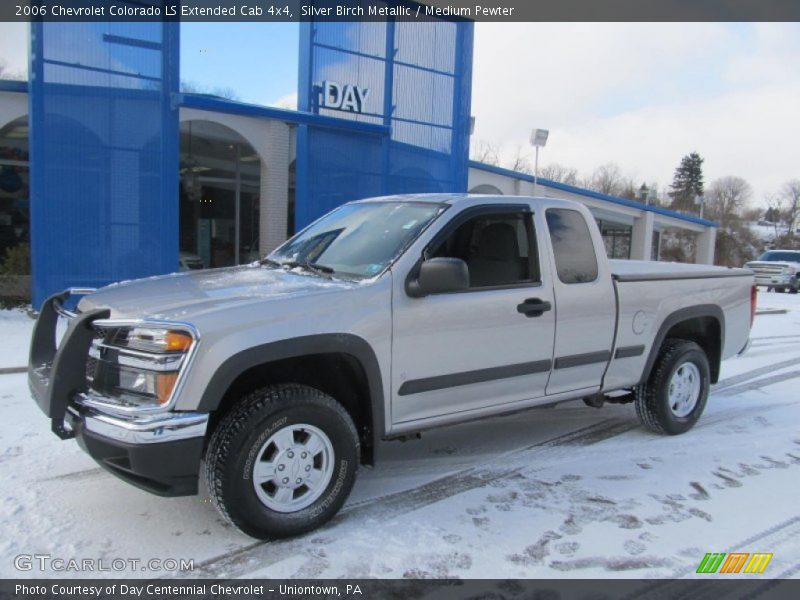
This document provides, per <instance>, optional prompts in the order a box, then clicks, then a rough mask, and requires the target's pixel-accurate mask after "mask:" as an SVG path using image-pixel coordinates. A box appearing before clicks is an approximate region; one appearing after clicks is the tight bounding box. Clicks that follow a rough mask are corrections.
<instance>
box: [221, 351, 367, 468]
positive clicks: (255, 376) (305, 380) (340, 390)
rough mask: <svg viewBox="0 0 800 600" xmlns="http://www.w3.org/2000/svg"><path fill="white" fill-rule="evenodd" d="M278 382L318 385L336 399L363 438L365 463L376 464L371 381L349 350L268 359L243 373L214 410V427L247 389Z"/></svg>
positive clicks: (362, 451)
mask: <svg viewBox="0 0 800 600" xmlns="http://www.w3.org/2000/svg"><path fill="white" fill-rule="evenodd" d="M277 383H297V384H302V385H307V386H310V387H313V388H316V389H318V390H320V391H322V392H324V393H326V394H328V395H330V396H332V397H333V398H335V399H336V401H337V402H339V403H340V404H341V405H342V406H344V408H345V410H347V412H348V413H349V414H350V417H351V418H352V419H353V423H355V426H356V430H357V431H358V434H359V438H360V441H361V462H362V464H370V465H371V464H373V462H374V447H373V431H372V404H371V402H370V391H369V381H368V380H367V375H366V373H365V371H364V368H363V366H362V365H361V363H360V362H359V361H358V359H356V358H355V357H354V356H352V355H350V354H346V353H339V352H336V353H323V354H309V355H304V356H297V357H292V358H285V359H281V360H276V361H272V362H266V363H263V364H260V365H256V366H254V367H251V368H249V369H247V370H246V371H244V372H243V373H241V374H240V375H239V376H238V377H236V379H235V380H234V381H233V382H232V383H231V385H230V386H229V387H228V389H227V390H226V391H225V394H224V395H223V397H222V400H221V401H220V403H219V406H218V407H217V409H216V410H215V411H214V412H213V413H212V414H211V421H210V423H209V431H213V430H214V429H215V428H216V426H217V424H218V423H219V422H220V420H221V419H222V418H223V417H224V416H225V414H227V412H228V411H229V410H230V409H231V408H232V407H233V406H234V405H235V404H236V403H237V402H238V401H239V400H240V399H241V398H242V397H243V396H244V395H246V394H247V393H249V392H252V391H254V390H257V389H259V388H262V387H266V386H268V385H272V384H277Z"/></svg>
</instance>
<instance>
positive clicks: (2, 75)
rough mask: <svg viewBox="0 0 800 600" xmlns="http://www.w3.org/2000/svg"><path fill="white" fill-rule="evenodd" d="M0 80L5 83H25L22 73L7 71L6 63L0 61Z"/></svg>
mask: <svg viewBox="0 0 800 600" xmlns="http://www.w3.org/2000/svg"><path fill="white" fill-rule="evenodd" d="M2 79H5V80H6V81H25V75H24V74H23V73H18V72H13V71H9V70H8V63H6V61H4V60H2V59H0V80H2Z"/></svg>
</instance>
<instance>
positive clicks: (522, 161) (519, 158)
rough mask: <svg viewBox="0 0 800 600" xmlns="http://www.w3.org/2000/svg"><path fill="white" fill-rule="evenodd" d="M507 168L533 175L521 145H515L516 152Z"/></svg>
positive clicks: (529, 162)
mask: <svg viewBox="0 0 800 600" xmlns="http://www.w3.org/2000/svg"><path fill="white" fill-rule="evenodd" d="M509 169H511V170H512V171H517V172H519V173H527V174H528V175H533V167H532V166H531V161H530V159H529V158H528V156H527V155H526V154H525V151H524V150H523V149H522V146H517V154H516V156H515V157H514V160H513V161H512V162H511V165H510V166H509Z"/></svg>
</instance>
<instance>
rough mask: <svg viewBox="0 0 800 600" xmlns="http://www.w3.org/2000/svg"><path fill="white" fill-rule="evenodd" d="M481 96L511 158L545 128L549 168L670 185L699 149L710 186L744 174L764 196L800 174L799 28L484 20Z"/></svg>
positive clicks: (483, 135)
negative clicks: (609, 169) (610, 167)
mask: <svg viewBox="0 0 800 600" xmlns="http://www.w3.org/2000/svg"><path fill="white" fill-rule="evenodd" d="M472 102H473V106H472V114H474V115H475V116H476V118H477V121H476V126H475V134H474V136H473V139H482V140H487V141H489V142H493V143H496V144H499V145H501V147H502V149H503V151H504V155H505V160H511V158H512V157H513V156H514V155H515V154H516V150H517V148H518V147H519V146H520V145H522V146H523V148H525V149H529V148H530V147H529V145H528V137H529V132H530V130H531V129H532V128H534V127H540V128H543V129H550V138H549V140H548V142H547V147H546V148H545V149H544V150H543V151H542V152H541V153H540V165H541V164H547V163H549V162H558V163H561V164H564V165H567V166H573V167H576V168H578V169H579V171H581V172H582V173H585V174H588V173H590V172H591V171H592V170H594V168H596V167H597V166H598V165H600V164H603V163H606V162H616V163H617V164H619V166H620V167H621V169H622V171H623V172H624V173H625V174H627V175H629V176H631V177H633V178H634V179H635V180H636V181H637V182H638V181H647V182H648V183H650V182H657V183H659V184H660V186H661V187H662V188H663V187H665V186H667V185H668V184H669V183H670V182H671V180H672V174H673V172H674V169H675V167H676V166H677V165H678V163H679V161H680V159H681V157H682V156H683V155H684V154H687V153H689V152H692V151H697V152H699V153H700V154H701V155H702V156H703V157H704V158H705V164H704V170H705V175H706V181H707V182H710V181H712V180H713V179H715V178H717V177H721V176H725V175H738V176H740V177H743V178H745V179H746V180H748V181H749V182H750V183H751V185H752V186H753V187H754V189H755V192H756V193H755V198H754V201H755V202H757V203H761V201H762V198H763V195H764V194H766V193H769V192H772V191H776V190H778V189H779V187H780V186H781V184H782V183H783V182H784V181H785V180H787V179H789V178H800V160H798V156H800V25H798V24H796V23H792V24H788V23H787V24H780V23H776V24H714V23H711V24H699V23H698V24H695V23H677V24H642V23H630V24H599V23H591V24H578V23H573V24H570V23H566V24H553V23H541V24H533V23H521V24H511V25H508V24H492V23H478V24H477V25H476V26H475V58H474V76H473V100H472ZM531 154H532V153H531Z"/></svg>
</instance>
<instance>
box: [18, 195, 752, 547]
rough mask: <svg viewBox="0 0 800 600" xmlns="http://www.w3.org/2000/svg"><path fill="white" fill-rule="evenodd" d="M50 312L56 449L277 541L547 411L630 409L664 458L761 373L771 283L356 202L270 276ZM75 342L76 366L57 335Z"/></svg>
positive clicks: (514, 210) (154, 284)
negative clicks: (722, 393) (496, 421)
mask: <svg viewBox="0 0 800 600" xmlns="http://www.w3.org/2000/svg"><path fill="white" fill-rule="evenodd" d="M69 294H70V292H69V291H66V292H64V293H62V294H57V295H55V296H53V297H52V298H50V299H48V300H47V301H46V302H45V304H44V306H43V308H42V311H41V313H40V316H39V319H38V321H37V325H36V328H35V330H34V335H33V342H32V347H31V360H30V370H29V382H30V387H31V389H32V391H33V395H34V397H35V398H36V400H37V402H38V404H39V405H40V407H41V408H42V410H43V411H44V412H45V414H46V415H47V416H48V417H49V418H50V419H51V422H52V428H53V431H54V432H56V433H57V434H58V435H59V436H61V437H63V438H70V437H76V438H77V439H78V441H79V443H80V444H81V445H82V446H83V447H84V448H85V449H86V450H87V452H88V453H89V454H90V455H91V456H93V457H94V458H95V459H96V460H97V461H98V462H99V463H100V464H101V465H102V466H103V467H105V468H106V469H108V470H109V471H110V472H112V473H114V474H115V475H117V476H119V477H121V478H123V479H125V480H126V481H129V482H130V483H132V484H134V485H137V486H139V487H142V488H144V489H147V490H150V491H152V492H154V493H158V494H162V495H187V494H195V493H197V490H198V478H199V475H200V471H201V463H204V464H205V473H206V477H207V480H208V488H209V493H210V495H211V497H212V499H213V500H214V502H215V504H216V505H217V507H218V508H219V509H220V511H221V513H222V514H223V515H224V516H225V517H226V518H227V519H229V520H230V521H231V522H232V523H233V524H235V525H236V526H237V527H239V528H240V529H241V530H243V531H244V532H246V533H248V534H250V535H252V536H255V537H259V538H275V537H281V536H287V535H295V534H298V533H301V532H304V531H308V530H310V529H312V528H314V527H317V526H319V525H320V524H322V523H323V522H325V521H326V520H328V519H330V518H331V517H332V516H333V515H334V514H335V513H336V512H337V511H338V510H339V508H340V507H341V506H342V504H343V503H344V501H345V499H346V497H347V495H348V493H349V492H350V489H351V488H352V486H353V482H354V480H355V473H356V469H357V466H358V464H359V462H362V463H373V462H374V452H373V451H374V448H375V445H376V443H377V442H378V441H379V440H391V439H398V438H408V437H409V436H415V435H417V434H418V433H419V432H421V431H424V430H426V429H430V428H432V427H439V426H443V425H447V424H451V423H457V422H461V421H465V420H468V419H473V420H474V419H477V418H483V417H490V416H493V415H498V414H502V413H507V412H511V411H516V410H520V409H524V408H528V407H533V406H541V405H552V404H556V403H559V402H564V401H568V400H576V399H583V400H584V401H585V402H586V403H587V404H589V405H590V406H596V407H599V406H601V405H602V404H603V403H604V402H632V403H634V404H635V407H636V413H637V414H638V417H639V419H640V420H641V422H642V423H643V424H644V425H645V426H646V427H647V428H649V429H651V430H653V431H656V432H660V433H666V434H679V433H683V432H686V431H688V430H689V429H690V428H691V427H692V426H693V425H694V424H695V423H696V422H697V420H698V419H699V418H700V415H701V414H702V412H703V409H704V407H705V404H706V399H707V397H708V391H709V386H710V385H711V384H712V383H714V382H716V381H717V379H718V377H719V372H720V362H721V361H722V360H723V359H725V358H728V357H731V356H734V355H736V354H737V353H739V352H741V351H743V350H744V349H745V347H746V344H747V342H748V337H749V332H750V327H751V325H752V319H753V315H754V312H755V302H756V295H755V286H754V285H753V273H752V272H751V271H749V270H746V269H730V268H723V267H713V266H707V265H685V264H669V263H656V262H639V261H616V260H615V261H609V260H607V259H606V256H605V251H604V245H603V240H602V237H601V235H600V232H599V231H598V229H597V226H596V223H595V220H594V218H593V217H592V214H591V213H590V212H589V210H588V209H587V208H586V207H584V206H582V205H580V204H578V203H574V202H569V201H565V200H556V199H551V198H523V197H508V196H504V197H493V196H468V195H456V194H437V195H415V196H393V197H385V198H375V199H367V200H361V201H358V202H351V203H348V204H345V205H343V206H341V207H339V208H337V209H336V210H334V211H333V212H331V213H329V214H327V215H326V216H324V217H322V218H321V219H319V220H318V221H316V222H315V223H313V224H311V225H310V226H309V227H307V228H306V229H305V230H303V231H301V232H300V233H298V234H297V235H295V236H294V237H293V238H292V239H290V240H289V241H287V242H286V243H285V244H284V245H283V246H281V247H280V248H278V249H277V250H275V251H274V252H273V253H272V254H270V255H269V256H268V257H266V258H264V259H263V260H262V261H260V262H257V263H253V264H251V265H247V266H242V267H234V268H228V269H217V270H210V271H202V270H191V271H187V272H184V273H179V274H173V275H166V276H163V277H156V278H150V279H146V280H141V281H133V282H127V283H122V284H119V285H113V286H109V287H107V288H104V289H101V290H98V291H96V292H94V293H90V294H88V295H85V296H84V298H83V299H82V300H81V301H80V303H79V304H78V308H77V311H76V312H74V313H73V312H70V311H67V310H66V309H65V308H64V301H65V300H66V299H67V297H68V296H69ZM58 314H62V315H65V316H67V318H68V319H69V321H70V324H69V327H68V329H67V333H66V334H65V335H64V338H63V339H62V340H61V342H60V344H58V347H56V338H55V329H56V321H57V315H58Z"/></svg>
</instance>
